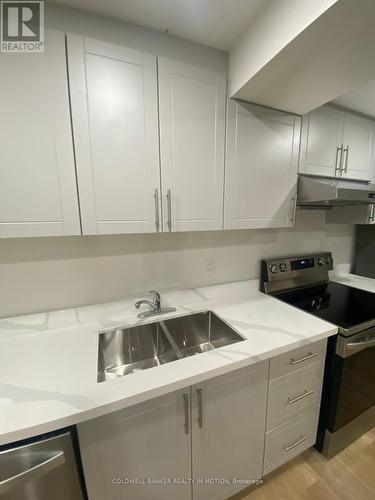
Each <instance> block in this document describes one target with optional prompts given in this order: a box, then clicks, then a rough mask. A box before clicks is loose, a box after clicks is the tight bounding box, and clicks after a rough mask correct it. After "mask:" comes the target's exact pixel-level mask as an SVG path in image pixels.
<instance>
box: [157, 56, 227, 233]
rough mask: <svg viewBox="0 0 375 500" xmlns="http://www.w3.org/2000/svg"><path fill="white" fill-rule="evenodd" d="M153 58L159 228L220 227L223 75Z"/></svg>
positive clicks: (223, 110)
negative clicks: (157, 124) (158, 146)
mask: <svg viewBox="0 0 375 500" xmlns="http://www.w3.org/2000/svg"><path fill="white" fill-rule="evenodd" d="M158 64H159V99H160V101H159V102H160V105H159V110H160V111H159V112H160V144H161V150H160V154H161V167H162V187H163V201H164V230H165V231H170V230H172V231H199V230H209V229H222V217H223V178H224V133H225V88H226V80H225V75H222V74H219V73H215V72H211V71H207V70H205V69H202V68H198V67H195V66H189V65H186V64H182V63H179V62H177V61H172V60H169V59H164V58H159V63H158ZM167 195H168V199H167Z"/></svg>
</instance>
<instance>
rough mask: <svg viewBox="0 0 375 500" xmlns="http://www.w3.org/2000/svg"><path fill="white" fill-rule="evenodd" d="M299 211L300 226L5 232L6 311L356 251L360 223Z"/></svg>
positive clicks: (249, 273)
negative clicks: (281, 259) (265, 261)
mask: <svg viewBox="0 0 375 500" xmlns="http://www.w3.org/2000/svg"><path fill="white" fill-rule="evenodd" d="M324 219H325V217H324V213H323V212H320V211H299V212H298V213H297V222H296V225H295V227H294V228H293V229H279V230H275V229H262V230H246V231H245V230H244V231H214V232H196V233H174V234H173V233H171V234H154V235H126V236H125V235H124V236H86V237H78V236H76V237H60V238H30V239H29V238H23V239H9V240H7V239H4V240H0V283H1V285H0V317H7V316H15V315H19V314H26V313H31V312H38V311H47V310H53V309H63V308H69V307H74V306H77V305H85V304H94V303H101V302H110V301H114V300H119V299H121V298H125V297H128V296H133V295H134V296H136V295H137V294H142V293H144V292H145V291H148V290H152V289H155V288H156V289H171V288H190V287H196V286H204V285H210V284H215V283H223V282H229V281H237V280H246V279H251V278H256V277H258V276H259V268H260V260H261V258H262V257H271V256H278V255H294V254H301V253H304V252H314V251H319V250H330V251H332V252H333V254H334V257H335V263H336V264H348V263H350V262H351V259H352V248H353V240H354V238H353V237H354V229H353V228H354V226H346V225H327V224H325V223H324Z"/></svg>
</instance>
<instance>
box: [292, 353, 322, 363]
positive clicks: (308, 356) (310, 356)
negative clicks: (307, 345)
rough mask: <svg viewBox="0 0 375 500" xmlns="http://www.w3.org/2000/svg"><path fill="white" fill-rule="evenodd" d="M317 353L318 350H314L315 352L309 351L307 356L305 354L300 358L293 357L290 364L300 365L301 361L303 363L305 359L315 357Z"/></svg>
mask: <svg viewBox="0 0 375 500" xmlns="http://www.w3.org/2000/svg"><path fill="white" fill-rule="evenodd" d="M317 355H318V353H316V352H314V353H313V352H309V353H308V354H307V356H304V357H303V358H298V359H294V358H291V360H290V364H291V365H299V364H300V363H303V362H304V361H307V360H308V359H311V358H315V357H316V356H317Z"/></svg>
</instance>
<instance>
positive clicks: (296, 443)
mask: <svg viewBox="0 0 375 500" xmlns="http://www.w3.org/2000/svg"><path fill="white" fill-rule="evenodd" d="M306 439H309V436H304V437H303V438H301V439H299V440H298V441H296V442H295V443H293V444H291V445H290V446H286V447H285V448H284V451H285V452H288V451H290V450H292V449H293V448H295V447H296V446H298V445H299V444H301V443H303V442H304V441H306Z"/></svg>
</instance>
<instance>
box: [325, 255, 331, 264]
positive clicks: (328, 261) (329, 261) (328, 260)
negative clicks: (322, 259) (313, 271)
mask: <svg viewBox="0 0 375 500" xmlns="http://www.w3.org/2000/svg"><path fill="white" fill-rule="evenodd" d="M326 264H327V266H329V265H330V264H331V257H327V258H326Z"/></svg>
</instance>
